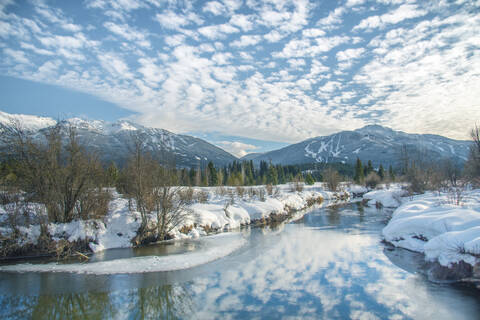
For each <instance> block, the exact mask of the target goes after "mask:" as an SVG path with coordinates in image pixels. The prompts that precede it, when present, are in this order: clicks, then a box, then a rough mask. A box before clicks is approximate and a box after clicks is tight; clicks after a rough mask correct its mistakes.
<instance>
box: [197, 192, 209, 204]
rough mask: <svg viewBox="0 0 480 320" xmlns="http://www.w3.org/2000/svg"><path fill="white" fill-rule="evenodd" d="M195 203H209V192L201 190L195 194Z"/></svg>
mask: <svg viewBox="0 0 480 320" xmlns="http://www.w3.org/2000/svg"><path fill="white" fill-rule="evenodd" d="M193 199H194V201H196V202H200V203H207V202H208V192H207V191H205V190H199V191H197V192H195V193H194V196H193Z"/></svg>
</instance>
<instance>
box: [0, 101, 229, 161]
mask: <svg viewBox="0 0 480 320" xmlns="http://www.w3.org/2000/svg"><path fill="white" fill-rule="evenodd" d="M12 120H13V121H18V122H19V123H20V125H21V127H22V128H23V129H24V130H25V131H29V132H30V133H32V134H33V135H34V136H36V137H38V139H40V138H42V136H43V134H42V132H43V131H44V130H46V129H47V128H48V127H50V126H53V125H55V124H56V121H55V120H53V119H50V118H44V117H36V116H26V115H14V114H8V113H5V112H1V111H0V123H3V124H5V125H10V124H11V123H12ZM63 122H65V124H66V125H67V126H72V127H74V128H76V131H77V135H78V138H79V140H80V141H81V142H82V143H83V144H84V145H85V146H86V147H87V148H88V149H89V150H91V151H94V152H96V153H97V154H98V155H99V157H100V159H101V160H102V161H103V162H110V161H113V162H115V163H117V165H120V166H121V165H123V164H124V163H125V161H126V160H127V159H128V157H129V155H130V154H131V153H132V151H133V149H134V139H136V138H135V137H138V138H140V141H142V144H143V145H142V148H143V149H144V150H146V151H148V152H150V153H151V154H152V155H153V156H154V157H155V156H156V157H157V158H161V159H159V160H161V161H164V162H168V163H169V164H172V163H174V164H175V165H176V166H177V167H198V166H202V167H204V166H206V164H207V163H208V162H209V161H212V162H213V163H214V164H215V165H216V166H224V165H226V164H228V163H231V162H233V161H234V160H238V159H237V158H236V157H234V156H233V155H231V154H230V153H228V152H226V151H224V150H223V149H221V148H219V147H217V146H214V145H213V144H211V143H208V142H206V141H205V140H202V139H198V138H195V137H192V136H187V135H181V134H175V133H172V132H170V131H167V130H163V129H156V128H147V127H144V126H142V125H139V124H136V123H133V122H130V121H126V120H119V121H116V122H106V121H101V120H83V119H79V118H71V119H67V120H63Z"/></svg>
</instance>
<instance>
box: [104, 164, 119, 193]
mask: <svg viewBox="0 0 480 320" xmlns="http://www.w3.org/2000/svg"><path fill="white" fill-rule="evenodd" d="M117 180H118V169H117V166H116V165H115V162H113V161H112V162H111V163H110V166H109V167H108V169H107V181H106V183H107V185H108V186H109V187H113V186H115V184H116V183H117Z"/></svg>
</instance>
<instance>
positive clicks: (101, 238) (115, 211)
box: [89, 194, 141, 252]
mask: <svg viewBox="0 0 480 320" xmlns="http://www.w3.org/2000/svg"><path fill="white" fill-rule="evenodd" d="M140 221H141V220H140V217H139V213H138V212H131V211H130V210H129V209H128V200H127V199H123V198H120V197H119V195H118V194H115V197H114V200H113V201H111V202H110V205H109V210H108V216H107V217H106V221H105V224H103V223H102V224H99V225H98V229H97V238H96V241H95V243H93V242H91V243H90V244H89V246H90V249H92V251H93V252H99V251H102V250H106V249H112V248H128V247H131V246H132V244H131V240H132V239H133V238H134V237H135V236H136V234H137V230H138V228H139V227H140Z"/></svg>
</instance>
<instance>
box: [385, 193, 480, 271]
mask: <svg viewBox="0 0 480 320" xmlns="http://www.w3.org/2000/svg"><path fill="white" fill-rule="evenodd" d="M470 195H474V196H473V197H470V198H471V199H472V201H467V203H466V204H464V205H463V206H461V207H460V206H454V205H451V204H448V201H447V200H448V198H447V196H446V195H444V196H437V197H435V196H433V195H431V194H429V195H424V196H421V197H418V198H417V199H416V200H414V201H412V202H408V203H406V204H404V205H402V206H401V207H399V208H398V209H397V210H396V211H395V212H394V213H393V217H392V219H391V220H390V222H389V223H388V225H387V226H386V227H385V228H384V229H383V231H382V233H383V236H384V238H385V240H387V241H389V242H391V243H392V244H393V245H395V246H398V247H402V248H405V249H409V250H413V251H417V252H423V253H425V257H426V259H428V260H430V261H435V260H436V261H438V262H439V263H440V264H441V265H443V266H450V265H451V264H452V263H457V262H460V261H465V262H466V263H469V264H471V265H474V264H475V263H476V262H477V260H478V256H479V255H480V206H478V203H479V202H480V197H479V196H480V190H476V191H473V192H470Z"/></svg>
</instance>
